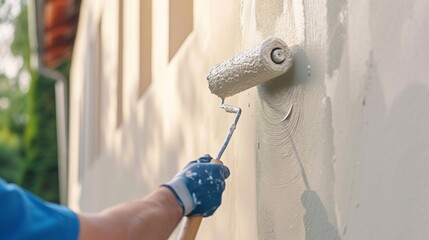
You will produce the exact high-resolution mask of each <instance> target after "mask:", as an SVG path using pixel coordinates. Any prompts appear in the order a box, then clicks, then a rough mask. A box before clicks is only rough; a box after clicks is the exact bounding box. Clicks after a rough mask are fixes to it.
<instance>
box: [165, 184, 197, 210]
mask: <svg viewBox="0 0 429 240" xmlns="http://www.w3.org/2000/svg"><path fill="white" fill-rule="evenodd" d="M161 186H164V187H167V188H168V189H170V191H171V192H172V193H173V194H174V196H175V197H176V199H177V202H178V203H179V205H180V207H182V210H183V216H187V215H188V214H189V213H191V212H192V211H193V210H194V209H195V203H194V201H193V199H192V196H191V194H190V193H189V190H188V188H187V187H186V185H185V184H184V183H182V181H174V180H173V181H171V182H169V183H166V184H163V185H161Z"/></svg>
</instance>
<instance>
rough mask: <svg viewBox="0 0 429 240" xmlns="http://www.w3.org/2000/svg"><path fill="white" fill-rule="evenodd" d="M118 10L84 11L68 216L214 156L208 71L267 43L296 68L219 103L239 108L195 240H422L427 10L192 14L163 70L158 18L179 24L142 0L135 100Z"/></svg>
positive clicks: (133, 1) (285, 5) (133, 22)
mask: <svg viewBox="0 0 429 240" xmlns="http://www.w3.org/2000/svg"><path fill="white" fill-rule="evenodd" d="M122 4H123V5H121V4H120V3H119V1H117V0H110V1H107V0H106V1H102V0H98V1H84V2H83V6H82V13H81V21H80V26H79V34H78V39H77V42H76V47H75V52H74V56H73V66H72V76H71V78H72V79H71V91H72V92H71V119H70V121H71V123H70V127H71V131H70V135H71V136H70V161H71V165H70V200H69V204H70V206H72V207H73V208H76V209H80V210H83V211H98V210H101V209H103V208H105V207H107V206H110V205H112V204H114V203H117V202H120V201H124V200H126V199H130V198H136V197H140V196H144V195H145V194H147V193H148V192H150V191H151V190H152V189H154V188H156V187H157V186H159V184H161V183H163V182H166V181H168V180H169V179H170V178H171V177H172V176H173V175H174V174H175V173H176V172H177V171H178V170H179V169H181V168H182V167H183V166H184V165H185V164H186V162H187V161H189V160H192V159H194V158H196V157H198V156H200V155H202V154H204V153H210V154H212V155H215V153H216V152H217V150H218V148H219V146H220V145H221V143H222V141H223V138H224V135H225V134H226V131H227V129H228V127H229V124H230V122H231V121H232V117H233V116H231V115H229V114H227V113H225V112H224V111H222V110H220V109H219V107H218V104H219V99H217V97H216V96H214V95H211V94H210V91H209V90H208V88H207V83H206V81H205V77H206V74H207V72H208V71H209V70H210V68H211V67H212V66H213V65H214V64H216V63H217V62H220V61H222V60H224V59H226V58H229V57H231V56H232V55H233V54H234V53H237V52H239V51H241V50H243V49H246V48H248V47H250V46H252V45H253V44H255V43H257V42H258V41H260V40H262V39H264V38H265V37H268V36H277V37H280V38H282V39H283V40H285V41H286V43H288V44H289V45H290V46H291V48H292V49H293V52H294V61H295V62H294V68H293V70H292V71H290V72H289V73H287V74H286V75H284V76H281V77H279V78H277V79H274V80H272V81H270V82H268V83H265V84H263V85H261V86H258V87H257V88H253V89H250V90H248V91H246V92H243V93H240V94H238V95H236V96H234V97H231V98H230V99H227V102H228V103H230V104H232V105H238V106H241V107H242V108H243V115H242V119H241V120H240V122H239V125H238V128H237V130H236V133H235V135H234V136H233V139H232V141H231V143H230V146H229V147H228V149H227V150H226V152H225V155H224V157H223V160H224V162H225V163H226V164H227V165H228V166H229V167H230V169H231V171H232V175H231V177H230V179H229V180H228V183H227V190H226V192H225V194H224V198H223V205H222V207H221V208H220V209H219V210H218V211H217V212H216V214H215V215H214V216H213V217H211V218H208V219H206V220H204V222H203V224H202V226H201V228H200V232H199V238H200V239H307V240H308V239H319V240H328V239H426V238H428V237H429V228H428V227H427V226H428V222H429V208H428V204H427V203H428V202H429V177H428V174H427V170H428V169H429V162H428V161H427V160H428V159H429V148H428V147H427V146H429V134H428V133H429V68H428V67H427V66H428V63H429V59H428V58H429V57H428V56H429V48H428V47H427V46H426V45H427V42H429V32H428V31H427V29H428V27H429V19H428V17H427V16H426V15H427V12H428V10H429V3H428V2H427V1H424V0H398V1H393V2H392V1H388V0H379V1H369V0H363V1H350V2H346V1H341V0H340V1H334V0H323V1H294V0H284V1H282V0H271V1H262V0H249V1H238V0H236V1H231V0H218V1H204V0H196V1H194V2H193V19H192V21H193V29H192V32H191V33H190V34H189V35H188V36H187V38H186V39H185V40H184V42H183V44H182V46H181V47H180V48H178V50H177V52H176V53H175V54H174V56H171V53H170V52H169V48H171V43H170V42H171V41H172V39H173V40H174V36H172V35H171V33H174V32H175V31H172V30H171V29H169V27H171V26H169V24H170V23H171V22H170V21H169V16H180V13H177V14H176V13H173V15H172V14H169V12H168V9H173V8H169V6H170V5H169V1H168V0H157V1H153V2H152V35H151V40H152V41H151V42H152V52H151V54H152V58H151V59H152V78H151V79H150V85H149V86H148V87H147V88H146V87H145V88H144V89H145V90H144V91H142V90H141V89H142V87H141V86H143V85H142V84H146V83H147V80H148V79H145V78H147V76H146V75H144V74H142V72H141V71H140V68H141V66H140V64H141V62H142V57H141V56H140V55H139V54H140V52H142V51H139V49H145V46H142V42H148V41H146V40H145V41H143V40H140V38H141V36H142V35H141V34H140V32H139V29H141V28H142V27H141V26H142V24H141V18H140V17H141V16H140V13H141V9H140V8H139V5H140V1H138V0H127V1H123V2H122ZM190 5H192V4H190ZM121 6H122V7H121ZM121 8H123V11H124V12H123V20H122V24H121V21H120V19H119V16H120V14H119V12H118V9H121ZM119 25H121V26H122V29H121V27H120V26H119ZM143 28H144V29H150V28H147V27H143ZM176 30H177V29H176ZM143 33H144V32H143ZM178 35H180V36H179V38H178V39H179V42H180V41H181V40H180V39H182V38H183V32H180V34H178ZM176 40H177V39H176ZM121 41H122V44H121ZM149 42H150V41H149ZM169 46H170V47H169ZM121 49H122V50H121ZM175 49H176V47H175ZM121 54H122V55H121ZM170 58H171V60H170ZM121 59H122V65H121V64H120V63H119V61H121ZM121 66H122V67H121ZM146 67H147V66H146ZM118 89H119V90H118ZM286 116H287V117H286ZM174 237H175V235H173V238H174Z"/></svg>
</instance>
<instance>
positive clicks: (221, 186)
mask: <svg viewBox="0 0 429 240" xmlns="http://www.w3.org/2000/svg"><path fill="white" fill-rule="evenodd" d="M211 160H212V157H211V156H210V155H208V154H206V155H204V156H202V157H200V158H199V159H197V160H195V161H192V162H190V163H189V164H188V165H187V166H186V167H185V168H184V169H183V170H182V171H181V172H179V173H178V174H177V175H176V176H175V177H174V178H173V179H172V180H171V181H170V182H169V183H167V184H164V185H163V186H165V187H167V188H169V189H170V190H171V191H172V192H173V193H174V195H175V196H176V198H177V200H178V202H179V204H180V205H181V207H182V209H183V215H185V216H203V217H208V216H211V215H213V213H214V212H215V211H216V209H217V208H218V207H219V206H220V204H221V202H222V193H223V191H224V190H225V179H227V178H228V177H229V169H228V168H227V167H226V166H224V165H222V164H217V163H210V162H211Z"/></svg>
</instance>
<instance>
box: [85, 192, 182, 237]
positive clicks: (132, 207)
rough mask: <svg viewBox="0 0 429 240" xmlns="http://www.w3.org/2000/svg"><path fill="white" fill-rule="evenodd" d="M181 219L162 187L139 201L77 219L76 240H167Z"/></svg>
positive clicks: (169, 194) (176, 204)
mask: <svg viewBox="0 0 429 240" xmlns="http://www.w3.org/2000/svg"><path fill="white" fill-rule="evenodd" d="M181 217H182V209H181V207H180V206H179V204H178V203H177V201H176V199H175V197H174V195H173V194H172V193H171V191H170V190H168V189H166V188H164V187H161V188H159V189H157V190H156V191H154V192H153V193H152V194H150V195H149V196H147V197H146V198H144V199H142V200H135V201H131V202H127V203H125V204H120V205H118V206H115V207H112V208H109V209H107V210H105V211H103V212H102V213H100V214H98V215H92V216H91V215H83V214H82V215H80V216H79V218H80V222H81V224H80V225H81V230H80V235H79V239H80V240H87V239H108V240H109V239H112V240H113V239H167V238H168V237H169V236H170V234H171V233H172V232H173V230H174V229H175V228H176V226H177V224H178V223H179V222H180V219H181Z"/></svg>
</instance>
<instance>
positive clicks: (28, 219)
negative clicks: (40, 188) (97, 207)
mask: <svg viewBox="0 0 429 240" xmlns="http://www.w3.org/2000/svg"><path fill="white" fill-rule="evenodd" d="M78 236H79V219H78V217H77V215H76V214H75V213H73V212H72V211H71V210H70V209H68V208H66V207H63V206H59V205H56V204H52V203H48V202H45V201H43V200H41V199H39V198H37V197H36V196H34V195H33V194H31V193H29V192H27V191H25V190H23V189H22V188H20V187H18V186H16V185H14V184H7V183H6V182H4V181H3V179H1V178H0V239H14V240H20V239H46V240H49V239H64V240H69V239H70V240H76V239H78Z"/></svg>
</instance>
